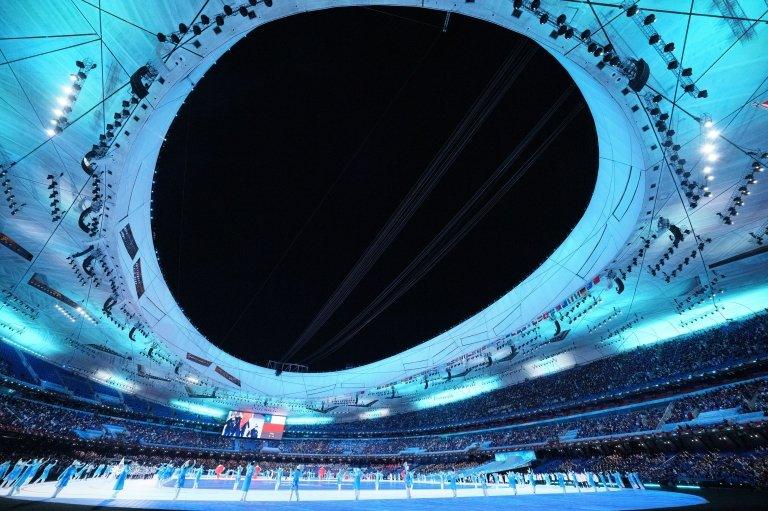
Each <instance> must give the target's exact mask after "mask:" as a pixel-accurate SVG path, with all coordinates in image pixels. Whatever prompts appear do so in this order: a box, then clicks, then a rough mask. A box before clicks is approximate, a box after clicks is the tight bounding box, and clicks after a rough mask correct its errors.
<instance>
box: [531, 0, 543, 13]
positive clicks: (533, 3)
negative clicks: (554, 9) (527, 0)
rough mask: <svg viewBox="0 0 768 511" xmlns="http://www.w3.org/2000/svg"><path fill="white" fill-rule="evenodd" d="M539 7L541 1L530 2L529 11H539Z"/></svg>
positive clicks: (532, 0) (533, 0)
mask: <svg viewBox="0 0 768 511" xmlns="http://www.w3.org/2000/svg"><path fill="white" fill-rule="evenodd" d="M539 7H541V0H531V9H532V10H534V11H537V10H539Z"/></svg>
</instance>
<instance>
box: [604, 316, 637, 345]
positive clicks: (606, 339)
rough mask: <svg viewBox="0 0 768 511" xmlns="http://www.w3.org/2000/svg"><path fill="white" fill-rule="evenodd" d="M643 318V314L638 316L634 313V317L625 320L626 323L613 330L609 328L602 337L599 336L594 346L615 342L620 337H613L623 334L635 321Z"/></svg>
mask: <svg viewBox="0 0 768 511" xmlns="http://www.w3.org/2000/svg"><path fill="white" fill-rule="evenodd" d="M643 319H644V317H643V316H638V315H637V314H635V317H634V318H633V319H631V320H629V321H627V322H626V323H624V324H623V325H621V326H620V327H618V328H616V329H614V330H611V331H609V332H608V333H606V334H605V335H604V336H603V337H602V338H601V339H600V340H599V341H598V342H597V343H596V344H595V347H602V345H606V344H613V343H614V342H616V341H618V340H620V339H615V337H617V336H619V335H621V334H623V333H624V332H626V331H627V330H629V329H630V328H632V327H633V326H635V325H636V324H637V323H639V322H640V321H642V320H643Z"/></svg>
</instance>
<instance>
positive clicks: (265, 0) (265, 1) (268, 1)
mask: <svg viewBox="0 0 768 511" xmlns="http://www.w3.org/2000/svg"><path fill="white" fill-rule="evenodd" d="M264 5H266V6H267V7H272V0H264Z"/></svg>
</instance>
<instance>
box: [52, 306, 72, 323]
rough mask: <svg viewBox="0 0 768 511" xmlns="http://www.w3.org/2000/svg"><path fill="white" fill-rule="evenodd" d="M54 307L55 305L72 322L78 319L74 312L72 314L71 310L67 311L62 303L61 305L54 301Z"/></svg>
mask: <svg viewBox="0 0 768 511" xmlns="http://www.w3.org/2000/svg"><path fill="white" fill-rule="evenodd" d="M53 307H54V308H55V309H56V310H57V311H59V313H61V315H62V316H64V317H65V318H67V319H68V320H69V321H70V322H71V323H74V322H75V321H77V320H76V319H75V317H74V316H73V315H72V314H70V313H69V312H67V311H66V309H64V307H62V306H61V305H59V304H58V303H54V304H53Z"/></svg>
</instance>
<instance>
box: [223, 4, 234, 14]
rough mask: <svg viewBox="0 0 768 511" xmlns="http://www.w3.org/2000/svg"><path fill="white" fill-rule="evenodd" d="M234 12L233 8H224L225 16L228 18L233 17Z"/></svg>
mask: <svg viewBox="0 0 768 511" xmlns="http://www.w3.org/2000/svg"><path fill="white" fill-rule="evenodd" d="M233 12H234V11H232V7H230V6H228V5H225V6H224V14H226V15H227V16H232V13H233Z"/></svg>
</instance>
